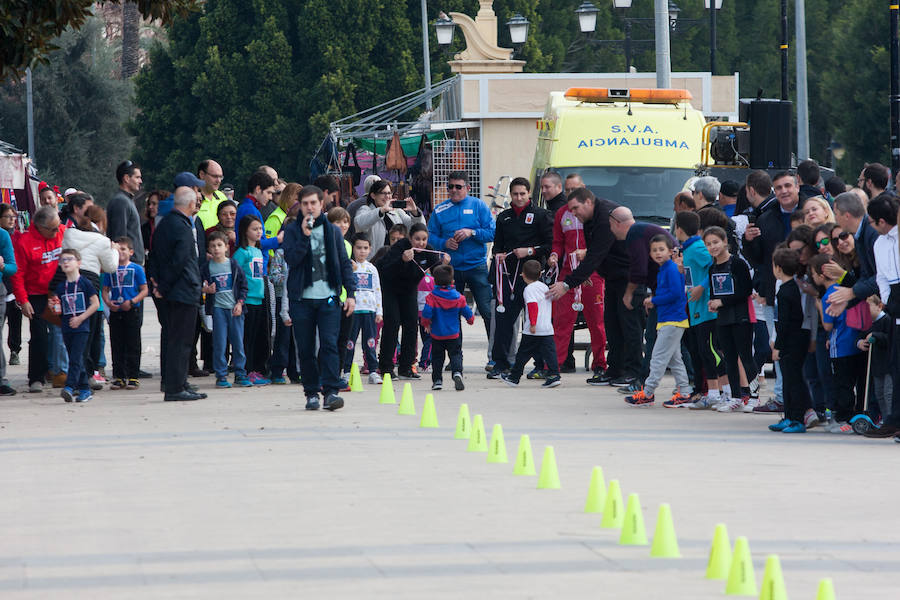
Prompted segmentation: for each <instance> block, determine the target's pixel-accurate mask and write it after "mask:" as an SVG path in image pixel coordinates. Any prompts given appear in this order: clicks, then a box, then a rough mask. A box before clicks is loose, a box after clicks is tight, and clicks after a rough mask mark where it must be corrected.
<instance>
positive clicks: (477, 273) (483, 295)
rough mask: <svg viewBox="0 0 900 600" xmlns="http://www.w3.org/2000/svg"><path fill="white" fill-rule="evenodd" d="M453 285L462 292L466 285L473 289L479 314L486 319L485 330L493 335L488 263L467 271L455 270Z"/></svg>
mask: <svg viewBox="0 0 900 600" xmlns="http://www.w3.org/2000/svg"><path fill="white" fill-rule="evenodd" d="M453 285H454V286H455V287H456V291H458V292H459V293H460V294H462V293H464V292H465V291H466V286H467V285H468V286H469V289H470V290H472V295H473V296H474V297H475V306H477V307H478V314H480V315H481V318H482V319H484V330H485V332H486V333H487V334H488V337H490V335H491V284H490V283H488V270H487V265H482V266H480V267H475V268H474V269H469V270H467V271H454V272H453Z"/></svg>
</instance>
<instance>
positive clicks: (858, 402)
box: [782, 353, 866, 422]
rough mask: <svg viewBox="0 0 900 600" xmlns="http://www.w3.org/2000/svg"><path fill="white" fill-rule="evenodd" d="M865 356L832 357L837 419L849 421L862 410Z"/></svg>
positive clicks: (833, 394) (864, 391)
mask: <svg viewBox="0 0 900 600" xmlns="http://www.w3.org/2000/svg"><path fill="white" fill-rule="evenodd" d="M865 356H866V355H865V354H862V353H860V354H853V355H851V356H842V357H840V358H832V359H831V371H832V378H831V381H832V385H833V386H834V387H833V390H834V392H833V393H832V398H833V399H834V412H835V414H834V418H835V420H836V421H840V422H845V421H848V420H850V417H852V416H853V415H854V414H856V412H857V411H862V401H863V398H865V393H866V390H865V382H866V358H865ZM782 377H784V372H783V371H782Z"/></svg>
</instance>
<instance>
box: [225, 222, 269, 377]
mask: <svg viewBox="0 0 900 600" xmlns="http://www.w3.org/2000/svg"><path fill="white" fill-rule="evenodd" d="M262 235H263V224H262V221H261V220H260V219H259V218H258V217H257V216H256V215H247V216H245V217H244V218H243V219H241V222H240V223H239V224H238V249H237V251H236V252H235V253H234V260H235V262H237V264H238V265H239V266H240V267H241V269H242V270H243V271H244V275H245V276H246V277H247V302H246V306H245V307H244V311H243V312H244V352H245V354H246V357H247V371H249V373H248V374H247V379H249V380H250V383H252V384H253V385H268V384H270V383H272V382H271V381H270V380H269V379H266V378H265V377H264V376H263V371H265V369H266V361H268V359H269V311H268V310H267V308H266V306H265V305H264V304H263V300H264V298H265V287H266V282H265V276H264V275H263V254H262V251H261V250H260V249H259V240H260V238H262Z"/></svg>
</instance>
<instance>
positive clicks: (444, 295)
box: [421, 265, 475, 392]
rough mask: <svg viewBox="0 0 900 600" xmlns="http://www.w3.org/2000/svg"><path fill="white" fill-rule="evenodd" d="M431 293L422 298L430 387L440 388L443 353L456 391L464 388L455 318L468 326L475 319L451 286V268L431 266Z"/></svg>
mask: <svg viewBox="0 0 900 600" xmlns="http://www.w3.org/2000/svg"><path fill="white" fill-rule="evenodd" d="M433 275H434V285H435V289H434V291H433V292H431V293H430V294H428V297H427V298H425V307H424V308H423V309H422V321H421V322H422V326H423V327H424V328H425V331H427V332H429V333H430V334H431V359H432V364H431V389H433V390H440V389H443V386H444V382H443V380H442V377H443V374H444V353H445V352H446V353H447V354H448V355H449V356H450V371H451V372H452V373H453V383H454V385H455V386H456V391H457V392H460V391H462V390H464V389H465V388H466V386H465V385H464V384H463V380H462V341H461V340H460V339H459V334H460V330H459V317H460V315H462V317H463V318H465V320H466V322H467V323H468V324H469V325H471V324H472V323H474V322H475V315H474V314H472V309H471V308H469V305H468V304H466V299H465V297H464V296H463V295H462V294H460V293H459V292H458V291H456V288H455V287H453V267H451V266H450V265H438V266H436V267H434V269H433Z"/></svg>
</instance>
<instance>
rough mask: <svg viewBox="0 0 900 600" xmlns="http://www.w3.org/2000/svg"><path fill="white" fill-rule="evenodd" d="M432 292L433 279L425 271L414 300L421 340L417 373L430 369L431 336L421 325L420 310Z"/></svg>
mask: <svg viewBox="0 0 900 600" xmlns="http://www.w3.org/2000/svg"><path fill="white" fill-rule="evenodd" d="M433 291H434V277H432V275H431V273H430V272H428V271H426V272H425V275H423V276H422V281H420V282H419V287H418V288H416V300H417V303H418V305H419V338H420V339H421V340H422V352H421V354H419V371H418V372H419V373H426V372H428V369H430V368H431V336H430V335H429V334H428V332H427V331H425V326H424V325H422V310H423V309H424V308H425V299H426V298H427V297H428V294H430V293H431V292H433Z"/></svg>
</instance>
